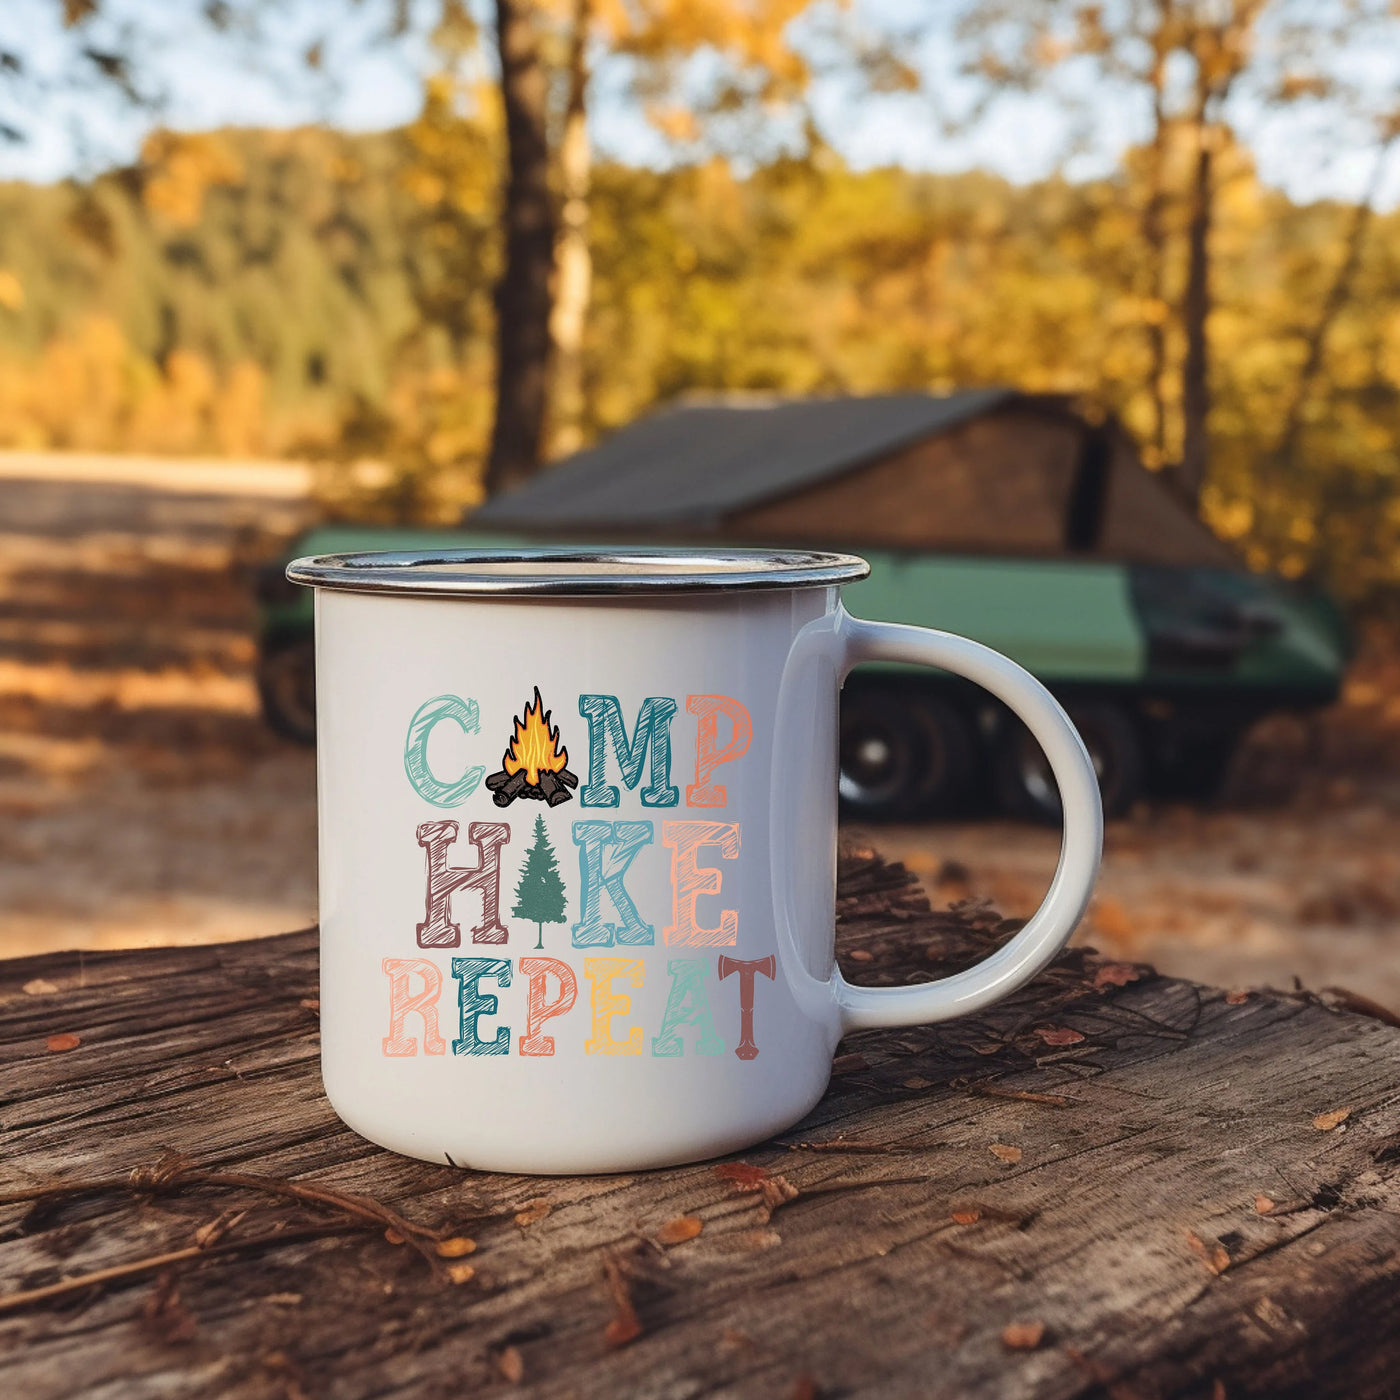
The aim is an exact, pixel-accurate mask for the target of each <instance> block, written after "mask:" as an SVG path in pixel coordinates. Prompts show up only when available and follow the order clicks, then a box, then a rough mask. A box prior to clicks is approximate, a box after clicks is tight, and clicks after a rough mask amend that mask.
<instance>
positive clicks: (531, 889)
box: [511, 817, 566, 948]
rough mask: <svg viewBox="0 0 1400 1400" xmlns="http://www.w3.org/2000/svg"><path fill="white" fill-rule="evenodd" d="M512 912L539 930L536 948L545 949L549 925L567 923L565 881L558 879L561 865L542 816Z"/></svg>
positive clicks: (538, 819) (516, 889)
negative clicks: (545, 933) (545, 938)
mask: <svg viewBox="0 0 1400 1400" xmlns="http://www.w3.org/2000/svg"><path fill="white" fill-rule="evenodd" d="M511 913H512V914H513V915H514V916H515V917H516V918H517V919H529V920H530V921H531V923H533V924H534V925H535V926H536V927H537V928H538V929H539V938H538V939H537V941H536V943H535V947H536V948H543V947H544V926H545V925H546V924H562V923H563V922H564V918H565V915H566V907H565V903H564V882H563V881H562V880H561V879H560V878H559V865H558V863H557V862H556V860H555V858H554V847H553V846H551V845H550V844H549V837H548V835H546V833H545V829H544V818H543V817H536V818H535V844H534V845H533V846H531V847H530V849H529V850H528V851H526V852H525V868H524V869H523V870H522V871H521V872H520V883H519V884H518V885H517V886H516V887H515V908H514V909H513V910H511Z"/></svg>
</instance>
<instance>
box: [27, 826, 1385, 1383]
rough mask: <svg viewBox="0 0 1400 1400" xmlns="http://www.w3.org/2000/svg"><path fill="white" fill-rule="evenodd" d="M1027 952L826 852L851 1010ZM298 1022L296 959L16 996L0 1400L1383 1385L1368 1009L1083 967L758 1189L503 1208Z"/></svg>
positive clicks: (244, 957)
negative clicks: (357, 1115)
mask: <svg viewBox="0 0 1400 1400" xmlns="http://www.w3.org/2000/svg"><path fill="white" fill-rule="evenodd" d="M1012 931H1013V925H1010V924H1008V923H1007V922H1005V921H1002V920H1001V919H999V918H998V917H997V915H996V914H995V913H993V912H992V911H990V910H989V909H987V908H985V907H981V906H972V905H965V906H960V907H957V908H955V909H954V910H952V911H946V912H933V911H931V910H930V909H929V907H928V904H927V902H926V900H925V899H924V898H923V896H922V895H921V894H920V893H919V891H918V889H917V887H916V886H915V884H914V882H913V880H912V877H910V876H909V875H908V874H907V872H905V871H904V870H903V869H902V868H901V867H898V866H891V865H887V864H885V863H883V862H882V861H880V860H879V859H878V857H876V856H874V855H873V854H872V853H870V852H847V853H846V854H845V855H844V856H843V858H842V862H841V898H840V929H839V948H840V953H841V958H842V963H843V966H844V968H845V970H846V972H847V975H848V976H850V977H852V978H853V979H854V980H866V981H870V982H878V983H889V982H896V981H908V980H917V979H927V978H930V977H934V976H941V975H944V974H946V973H947V972H949V971H951V970H953V969H955V968H956V967H959V966H962V965H965V964H966V963H968V962H970V961H972V960H974V959H976V958H978V957H981V956H983V955H984V954H985V953H986V952H987V951H988V950H989V949H990V948H991V947H993V946H994V945H995V944H997V943H998V942H1000V941H1002V940H1003V939H1004V938H1006V937H1007V936H1009V934H1010V933H1011V932H1012ZM316 997H317V983H316V938H315V933H314V931H313V930H307V931H304V932H301V933H294V934H288V935H285V936H283V937H280V938H274V939H267V940H262V941H257V942H248V943H236V944H225V945H220V946H214V947H203V948H179V949H151V950H143V951H136V952H122V953H101V954H88V955H86V956H84V955H80V954H63V955H57V956H45V957H39V958H28V959H23V960H15V961H12V962H9V963H3V964H0V1054H2V1055H3V1064H4V1073H3V1100H0V1162H3V1166H2V1167H0V1198H3V1204H0V1230H2V1231H3V1236H0V1293H2V1294H3V1296H0V1388H3V1393H5V1394H7V1395H15V1396H24V1397H26V1398H27V1400H41V1398H42V1397H48V1396H54V1397H57V1396H65V1397H67V1396H73V1395H120V1396H122V1397H123V1400H125V1398H126V1397H132V1396H136V1397H143V1396H157V1395H160V1396H171V1395H179V1396H205V1395H208V1396H219V1397H262V1396H285V1397H300V1396H307V1397H318V1396H332V1397H341V1396H344V1397H356V1396H369V1395H383V1394H390V1393H392V1394H394V1395H396V1396H406V1397H420V1396H421V1397H436V1396H457V1395H464V1394H472V1395H475V1394H480V1393H483V1392H486V1393H499V1394H502V1395H505V1394H509V1393H517V1392H522V1391H523V1392H525V1393H530V1394H538V1395H543V1396H559V1397H563V1396H579V1397H592V1396H602V1395H621V1396H698V1395H702V1394H703V1395H725V1396H776V1397H784V1398H785V1397H797V1396H838V1395H839V1396H861V1395H868V1396H877V1395H878V1396H891V1395H900V1396H903V1395H909V1396H948V1397H979V1396H986V1397H995V1400H1002V1397H1017V1396H1036V1397H1068V1396H1111V1397H1116V1398H1117V1400H1130V1397H1142V1398H1143V1400H1148V1398H1149V1397H1166V1396H1200V1397H1218V1396H1222V1395H1223V1396H1230V1397H1236V1396H1243V1395H1268V1396H1298V1397H1319V1396H1333V1395H1335V1396H1346V1397H1349V1400H1356V1397H1366V1396H1373V1395H1374V1396H1381V1395H1386V1394H1390V1393H1392V1392H1393V1388H1394V1385H1395V1379H1394V1378H1395V1376H1396V1375H1397V1374H1398V1373H1400V1371H1397V1368H1400V1029H1397V1027H1396V1026H1394V1025H1390V1024H1386V1023H1385V1022H1384V1020H1383V1019H1380V1018H1379V1017H1376V1016H1367V1015H1361V1014H1356V1012H1355V1011H1353V1010H1346V1009H1342V1008H1339V1007H1338V1006H1336V1005H1329V1004H1325V1003H1324V1002H1322V1001H1321V1000H1319V999H1318V998H1315V997H1312V996H1308V995H1305V994H1285V993H1277V992H1257V991H1256V992H1250V993H1248V994H1243V993H1234V994H1226V993H1224V992H1221V991H1218V990H1215V989H1212V988H1209V987H1202V986H1197V985H1195V984H1193V983H1190V982H1184V981H1178V980H1175V979H1170V978H1165V977H1158V976H1156V975H1155V974H1154V973H1153V972H1152V970H1151V969H1150V968H1146V967H1142V966H1133V965H1127V964H1122V963H1115V962H1109V961H1105V960H1104V959H1102V958H1100V957H1098V956H1096V955H1095V954H1094V953H1093V952H1091V951H1089V950H1086V949H1072V950H1070V951H1069V952H1067V953H1066V954H1065V955H1064V956H1062V957H1061V958H1060V959H1059V961H1058V962H1057V963H1055V965H1054V966H1053V967H1052V968H1050V969H1049V970H1048V971H1047V972H1046V973H1045V974H1043V975H1042V976H1041V977H1040V978H1038V979H1037V980H1036V981H1035V982H1034V983H1033V984H1032V985H1031V986H1030V987H1028V988H1026V989H1024V990H1023V991H1021V992H1020V993H1018V994H1017V995H1016V996H1014V997H1012V998H1011V999H1010V1000H1009V1001H1007V1002H1005V1003H1003V1004H1001V1005H1000V1006H998V1007H996V1008H994V1009H992V1010H991V1011H989V1012H986V1013H984V1014H981V1015H978V1016H975V1017H970V1018H967V1019H964V1020H960V1021H954V1022H950V1023H948V1024H946V1025H944V1026H939V1027H933V1028H929V1029H919V1030H902V1031H879V1032H868V1033H864V1034H861V1035H858V1036H854V1037H852V1038H851V1039H850V1040H849V1041H848V1042H847V1043H846V1044H845V1045H844V1046H843V1047H842V1053H841V1055H840V1057H839V1059H838V1060H837V1063H836V1069H835V1075H834V1078H833V1080H832V1086H831V1089H830V1091H829V1093H828V1094H827V1096H826V1097H825V1098H824V1099H823V1100H822V1102H821V1104H820V1105H819V1106H818V1107H817V1108H816V1110H814V1112H813V1113H812V1114H811V1115H810V1116H809V1117H808V1118H807V1120H806V1121H805V1122H803V1123H801V1124H800V1125H798V1126H797V1127H796V1128H794V1129H793V1130H792V1131H791V1132H789V1133H787V1134H785V1135H784V1136H783V1137H782V1138H781V1139H780V1140H775V1141H772V1142H769V1143H766V1144H764V1145H763V1146H762V1147H758V1148H755V1149H753V1150H751V1151H749V1152H747V1153H745V1154H744V1155H743V1158H742V1160H741V1161H736V1160H732V1159H731V1160H729V1161H727V1162H722V1163H719V1164H715V1163H705V1164H701V1165H697V1166H691V1167H683V1168H678V1169H674V1170H668V1171H659V1172H648V1173H639V1174H636V1175H632V1176H614V1177H578V1178H525V1177H506V1176H491V1175H485V1174H480V1173H472V1172H462V1171H455V1170H452V1169H450V1168H448V1167H446V1166H443V1167H436V1166H432V1165H429V1164H426V1163H422V1162H417V1161H410V1160H408V1159H406V1158H400V1157H395V1156H392V1155H390V1154H389V1153H386V1152H383V1151H381V1150H379V1149H378V1148H375V1147H372V1146H370V1145H369V1144H368V1143H366V1142H364V1141H363V1140H362V1139H360V1138H358V1137H356V1136H355V1135H354V1134H353V1133H351V1132H350V1131H349V1130H348V1129H346V1128H345V1127H343V1126H342V1125H341V1124H340V1123H339V1121H338V1120H337V1119H336V1118H335V1117H334V1115H333V1114H332V1112H331V1110H330V1108H329V1106H328V1105H327V1103H326V1101H325V1098H324V1097H323V1095H322V1092H321V1083H320V1076H319V1071H318V1065H317V1052H318V1046H317V1001H316ZM1355 1004H1356V1005H1359V1006H1362V1007H1364V1006H1365V1003H1364V1002H1360V1001H1357V1002H1356V1003H1355ZM75 1040H76V1044H75Z"/></svg>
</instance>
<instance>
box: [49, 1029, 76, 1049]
mask: <svg viewBox="0 0 1400 1400" xmlns="http://www.w3.org/2000/svg"><path fill="white" fill-rule="evenodd" d="M82 1043H83V1042H82V1041H81V1040H79V1039H78V1037H77V1036H76V1035H74V1034H73V1032H72V1031H64V1032H62V1034H60V1035H51V1036H50V1037H49V1038H48V1039H47V1040H46V1041H45V1042H44V1044H45V1045H46V1046H47V1047H48V1049H50V1050H52V1051H55V1052H57V1051H63V1050H76V1049H77V1048H78V1046H80V1045H81V1044H82Z"/></svg>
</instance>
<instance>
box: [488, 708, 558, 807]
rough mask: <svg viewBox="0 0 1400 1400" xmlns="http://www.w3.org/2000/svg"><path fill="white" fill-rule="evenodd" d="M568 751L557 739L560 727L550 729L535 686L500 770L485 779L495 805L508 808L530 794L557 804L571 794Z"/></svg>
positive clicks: (547, 713)
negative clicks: (531, 699) (518, 798)
mask: <svg viewBox="0 0 1400 1400" xmlns="http://www.w3.org/2000/svg"><path fill="white" fill-rule="evenodd" d="M568 762H569V751H568V749H566V748H565V747H564V746H563V744H561V743H560V742H559V728H558V726H557V725H555V726H554V727H552V728H551V726H550V723H549V711H548V710H546V709H545V707H544V701H543V700H541V699H540V688H539V686H536V687H535V698H534V701H533V702H532V703H531V704H529V705H526V706H525V712H524V713H523V714H522V715H521V716H520V718H519V719H517V720H516V721H515V733H514V735H512V737H511V741H510V746H509V747H508V748H507V749H506V752H505V757H504V758H503V759H502V760H501V771H500V772H499V773H492V774H491V776H490V777H489V778H487V779H486V786H487V787H489V788H490V789H491V791H492V793H493V794H494V795H495V802H496V806H498V807H509V806H510V804H511V803H512V802H514V801H515V799H516V798H517V797H531V798H534V800H535V801H536V802H548V803H549V805H550V806H551V807H557V806H558V805H559V804H560V803H561V802H567V801H568V800H569V798H570V797H571V796H572V795H573V794H572V793H571V792H570V791H569V789H570V788H576V787H577V786H578V778H577V777H575V775H574V774H572V773H570V772H569V769H568V767H567V764H568Z"/></svg>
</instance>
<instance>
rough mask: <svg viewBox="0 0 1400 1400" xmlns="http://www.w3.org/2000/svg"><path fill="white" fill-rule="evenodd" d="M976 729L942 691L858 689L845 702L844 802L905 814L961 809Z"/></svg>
mask: <svg viewBox="0 0 1400 1400" xmlns="http://www.w3.org/2000/svg"><path fill="white" fill-rule="evenodd" d="M973 752H974V741H973V737H972V729H971V726H970V725H969V724H968V722H967V720H965V719H964V718H963V716H962V713H961V712H960V711H959V710H958V709H957V707H956V706H954V705H952V704H949V703H948V702H947V701H946V700H942V699H939V698H937V697H935V696H917V695H901V694H898V693H895V692H887V691H855V692H853V693H850V694H848V695H845V696H843V697H842V700H841V778H840V788H841V801H842V804H843V806H844V808H845V810H846V811H847V812H848V813H850V814H851V815H852V816H857V817H864V818H866V819H869V820H876V821H879V820H891V821H892V820H899V819H908V818H910V817H915V816H922V815H924V814H926V813H927V814H931V813H939V814H942V813H945V812H948V811H951V810H952V809H953V808H955V806H956V804H957V801H958V799H959V798H960V797H961V796H962V795H963V794H964V792H965V791H966V789H967V785H968V780H969V779H970V777H971V775H972V770H973Z"/></svg>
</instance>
